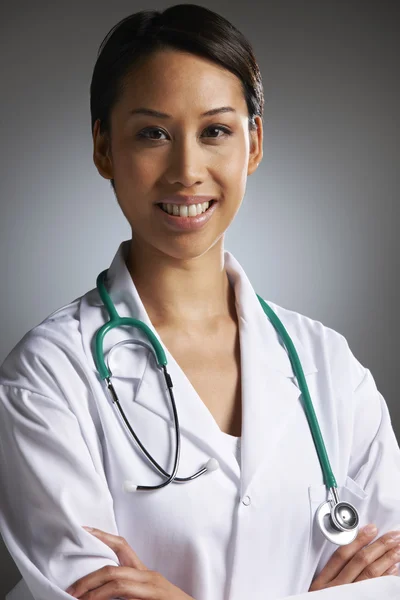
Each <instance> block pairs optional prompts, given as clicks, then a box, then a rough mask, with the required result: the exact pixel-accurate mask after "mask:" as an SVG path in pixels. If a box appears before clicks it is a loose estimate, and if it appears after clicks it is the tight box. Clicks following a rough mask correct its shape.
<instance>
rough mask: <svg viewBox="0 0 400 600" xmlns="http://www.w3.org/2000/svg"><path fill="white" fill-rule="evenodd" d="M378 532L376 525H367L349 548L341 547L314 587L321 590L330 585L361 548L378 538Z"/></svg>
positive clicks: (318, 577) (331, 558)
mask: <svg viewBox="0 0 400 600" xmlns="http://www.w3.org/2000/svg"><path fill="white" fill-rule="evenodd" d="M377 532H378V530H377V528H376V527H375V526H374V525H367V526H366V527H363V529H360V531H359V532H358V535H357V537H356V539H355V540H354V541H353V542H351V544H347V546H339V548H338V549H337V550H335V552H334V553H333V554H332V556H331V557H330V559H329V560H328V562H327V563H326V565H325V567H324V568H323V569H322V571H321V572H320V573H319V575H318V576H317V577H316V578H315V580H314V581H313V587H314V588H315V589H319V588H320V587H323V586H325V585H326V584H327V583H330V582H331V581H332V580H333V579H335V577H337V576H338V575H339V573H340V572H341V571H342V569H343V567H344V566H345V565H346V564H347V563H348V562H349V560H350V559H351V558H353V556H354V555H355V554H356V553H357V552H358V551H359V550H361V548H363V547H364V546H366V545H367V544H369V543H370V542H371V541H372V540H373V539H374V537H375V536H376V534H377Z"/></svg>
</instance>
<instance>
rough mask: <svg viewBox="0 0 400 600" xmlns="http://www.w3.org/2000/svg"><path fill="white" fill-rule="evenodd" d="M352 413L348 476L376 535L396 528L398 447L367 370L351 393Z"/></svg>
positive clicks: (399, 470) (399, 502)
mask: <svg viewBox="0 0 400 600" xmlns="http://www.w3.org/2000/svg"><path fill="white" fill-rule="evenodd" d="M354 412H355V421H354V422H355V425H354V432H353V443H352V452H351V457H350V465H349V476H350V477H351V478H352V479H353V480H354V481H355V482H356V483H357V484H358V485H359V486H360V487H361V488H362V489H363V490H364V492H365V493H366V495H367V496H366V499H365V501H364V506H363V515H364V520H365V522H368V523H375V524H376V525H377V527H378V529H379V532H378V535H383V534H384V533H386V532H387V531H390V530H392V529H399V530H400V449H399V445H398V442H397V439H396V436H395V434H394V431H393V427H392V423H391V418H390V414H389V410H388V407H387V404H386V402H385V400H384V398H383V397H382V394H380V392H379V391H378V390H377V388H376V385H375V381H374V378H373V377H372V374H371V372H370V371H369V370H368V369H366V372H365V375H364V378H363V380H362V381H361V383H360V384H359V386H358V387H357V389H356V391H355V393H354Z"/></svg>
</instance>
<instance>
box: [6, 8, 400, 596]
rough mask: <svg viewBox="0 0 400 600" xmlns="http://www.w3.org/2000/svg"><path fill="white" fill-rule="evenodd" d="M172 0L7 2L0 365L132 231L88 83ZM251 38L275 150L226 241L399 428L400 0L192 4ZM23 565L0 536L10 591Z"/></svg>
mask: <svg viewBox="0 0 400 600" xmlns="http://www.w3.org/2000/svg"><path fill="white" fill-rule="evenodd" d="M176 3H177V2H160V1H158V2H155V1H154V2H147V1H146V2H145V1H144V0H142V2H135V1H132V0H130V1H129V2H127V1H121V0H115V1H114V2H113V3H111V2H104V1H101V0H96V1H94V0H93V1H87V2H82V1H81V0H80V1H78V0H74V1H73V2H71V1H70V2H69V3H65V2H57V1H56V2H34V1H30V2H28V1H27V0H25V1H24V2H21V1H20V2H18V1H17V0H14V1H13V3H7V4H6V3H4V4H3V8H2V9H1V14H0V24H1V25H0V27H1V31H0V33H1V35H0V65H1V67H0V68H1V73H0V76H1V77H0V86H1V94H0V103H1V111H0V119H1V136H0V147H1V162H0V165H1V167H0V168H1V183H0V185H1V195H0V202H1V219H0V280H1V296H0V315H1V317H0V318H1V323H0V325H1V336H0V362H1V361H2V360H3V359H4V358H5V356H6V354H7V353H8V352H9V351H10V350H11V348H12V347H13V346H14V345H15V344H16V342H17V341H18V340H19V339H20V338H21V337H22V335H23V334H24V333H25V332H26V331H27V330H28V329H30V328H31V327H33V326H34V325H35V324H37V323H38V322H39V321H41V320H42V319H44V318H45V317H46V316H47V315H48V314H49V313H50V312H52V311H53V310H55V309H56V308H58V307H59V306H61V305H63V304H66V303H67V302H69V301H70V300H72V299H74V298H75V297H77V296H80V295H81V294H83V293H85V292H86V291H87V290H88V289H90V288H92V287H94V284H95V278H96V276H97V274H98V272H99V271H100V270H102V269H104V268H106V267H107V266H108V265H109V263H110V261H111V259H112V257H113V255H114V253H115V251H116V249H117V247H118V245H119V243H120V242H121V241H122V240H123V239H128V237H129V228H128V225H127V223H126V222H125V219H124V217H123V215H122V213H121V211H120V209H119V207H118V205H117V203H116V200H115V198H114V195H113V193H112V190H111V188H110V186H109V183H108V182H107V181H106V180H104V179H102V178H101V177H100V175H98V173H97V171H96V169H95V167H94V164H93V162H92V138H91V132H90V114H89V83H90V78H91V73H92V69H93V66H94V63H95V59H96V54H97V49H98V46H99V44H100V42H101V40H102V39H103V37H104V36H105V34H106V33H107V32H108V30H109V29H110V28H111V27H112V26H113V25H114V24H115V23H116V22H117V21H118V20H120V19H121V18H123V17H125V16H127V15H128V14H131V13H133V12H136V11H138V10H142V9H144V8H147V9H148V8H156V9H163V8H166V7H167V6H171V5H172V4H176ZM199 4H202V5H204V6H208V7H209V8H211V9H213V10H216V11H217V12H220V13H221V14H222V15H224V16H225V17H227V18H228V19H230V20H231V21H232V22H233V24H234V25H236V26H237V27H239V29H241V30H242V31H243V33H244V34H245V35H246V36H247V37H248V38H249V39H250V41H251V43H252V44H253V47H254V49H255V53H256V57H257V59H258V61H259V64H260V67H261V71H262V75H263V80H264V88H265V96H266V106H265V117H264V129H265V141H264V159H263V162H262V163H261V165H260V167H259V169H258V171H257V172H256V173H255V174H254V175H253V176H251V177H249V179H248V185H247V191H246V195H245V199H244V203H243V205H242V207H241V209H240V212H239V214H238V215H237V217H236V219H235V221H234V223H233V224H232V225H231V227H230V229H229V232H228V234H227V236H226V248H227V249H228V250H230V251H231V252H233V254H234V255H235V256H236V258H237V259H238V260H239V262H240V263H241V264H242V265H243V267H244V268H245V270H246V272H247V274H248V276H249V278H250V280H251V281H252V283H253V285H254V287H255V289H256V291H257V292H258V293H259V294H261V295H263V296H264V297H265V298H266V299H268V300H272V301H274V302H277V303H278V304H281V305H282V306H284V307H287V308H290V309H293V310H296V311H298V312H301V313H303V314H306V315H308V316H310V317H312V318H314V319H317V320H320V321H322V322H323V323H324V324H325V325H328V326H330V327H333V328H334V329H336V330H337V331H339V332H341V333H342V334H344V335H345V336H346V338H347V340H348V342H349V344H350V347H351V348H352V350H353V352H354V354H355V355H356V356H357V358H358V359H359V360H360V361H361V362H362V363H363V364H364V365H365V366H367V367H368V368H369V369H370V370H371V371H372V373H373V375H374V377H375V380H376V382H377V385H378V387H379V389H380V391H381V392H382V393H383V395H384V396H385V398H386V400H387V403H388V405H389V408H390V411H391V415H392V419H393V424H394V428H395V431H396V434H397V436H399V435H400V408H399V405H398V402H397V389H396V388H397V385H396V374H395V369H396V367H397V360H398V352H397V343H396V342H397V337H398V335H399V319H398V316H397V314H398V313H397V310H398V306H399V285H398V269H399V264H400V263H399V256H398V255H399V242H398V238H397V235H396V234H397V231H398V227H399V223H398V221H399V207H398V186H399V141H398V138H399V120H400V119H399V106H400V97H399V96H400V94H399V92H400V86H399V64H398V56H399V55H400V47H399V34H398V31H399V18H398V8H397V7H398V2H396V1H392V2H388V1H384V0H376V1H375V2H367V1H365V0H364V1H363V0H360V1H354V0H353V1H352V0H350V1H347V2H345V1H344V0H343V1H335V2H333V1H324V0H309V1H300V0H298V1H286V0H273V1H268V2H264V3H260V2H258V1H257V0H254V1H249V0H247V1H246V2H244V3H243V4H239V2H237V3H235V2H232V0H226V1H218V0H213V2H199ZM18 579H19V574H18V571H17V570H16V568H15V566H14V564H13V562H12V560H11V559H10V558H9V556H8V554H7V551H6V549H5V548H4V546H3V547H2V548H1V549H0V597H3V596H4V595H5V593H6V592H7V591H8V590H9V589H10V588H11V587H12V586H13V585H14V583H15V582H16V581H17V580H18Z"/></svg>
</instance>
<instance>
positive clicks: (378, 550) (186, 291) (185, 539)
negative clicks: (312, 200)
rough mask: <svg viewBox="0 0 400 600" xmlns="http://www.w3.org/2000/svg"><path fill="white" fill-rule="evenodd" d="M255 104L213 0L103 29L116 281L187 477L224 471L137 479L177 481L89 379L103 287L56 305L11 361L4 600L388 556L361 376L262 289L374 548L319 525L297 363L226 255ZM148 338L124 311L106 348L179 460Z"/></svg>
mask: <svg viewBox="0 0 400 600" xmlns="http://www.w3.org/2000/svg"><path fill="white" fill-rule="evenodd" d="M262 115H263V89H262V82H261V76H260V72H259V69H258V67H257V64H256V62H255V59H254V56H253V53H252V49H251V46H250V45H249V43H248V42H247V41H246V39H245V38H244V37H243V35H242V34H241V33H240V32H239V31H237V30H236V29H235V28H234V27H233V26H232V25H231V24H230V23H229V22H228V21H226V20H225V19H224V18H222V17H221V16H219V15H217V14H215V13H214V12H212V11H209V10H207V9H205V8H202V7H199V6H196V5H177V6H174V7H171V8H169V9H167V10H165V11H164V12H162V13H160V12H157V11H142V12H140V13H136V14H134V15H131V16H129V17H127V18H126V19H124V20H122V21H121V22H120V23H118V24H117V25H116V26H115V27H114V28H113V29H112V30H111V32H110V33H109V34H108V36H106V39H105V40H104V42H103V44H102V46H101V48H100V53H99V56H98V59H97V62H96V65H95V68H94V73H93V79H92V83H91V116H92V133H93V145H94V152H93V158H94V162H95V165H96V167H97V169H98V171H99V173H100V175H101V176H102V177H104V178H105V179H109V180H110V181H111V185H112V187H113V190H114V192H115V195H116V198H117V200H118V202H119V204H120V206H121V209H122V211H123V213H124V215H125V216H126V218H127V220H128V222H129V224H130V226H131V229H132V238H131V240H129V241H126V242H123V243H122V244H121V246H120V248H119V249H118V251H117V254H116V256H115V258H114V260H113V262H112V264H111V267H110V269H109V270H108V272H107V275H106V277H105V280H104V285H105V290H106V292H107V293H108V294H109V296H110V298H111V300H112V302H113V305H115V308H116V310H117V312H118V314H119V315H120V316H121V317H133V318H135V319H137V320H140V321H141V322H143V323H144V324H145V325H147V327H148V328H149V330H150V331H151V332H152V333H153V335H154V336H155V338H156V340H158V341H159V342H160V343H161V345H162V348H163V349H164V351H165V353H166V357H167V361H168V373H169V374H170V376H171V378H172V381H173V388H172V390H173V394H174V398H175V402H176V407H177V411H178V416H179V424H180V431H181V456H180V463H179V469H178V473H177V474H178V476H179V477H188V476H191V475H192V474H193V473H195V472H196V471H197V470H198V469H201V468H202V466H203V465H208V466H209V467H213V469H211V468H210V469H209V470H208V471H206V472H205V473H204V474H203V475H201V476H199V477H196V478H194V479H193V480H192V481H189V482H186V483H182V484H178V483H175V484H171V485H163V487H160V489H157V490H141V491H140V490H137V491H135V490H136V486H137V485H145V486H160V484H163V483H164V484H165V482H166V477H164V476H163V475H162V474H161V475H160V473H159V472H158V471H157V469H155V468H153V467H152V465H151V464H150V461H149V460H148V459H146V457H145V456H144V455H143V453H142V452H141V450H140V449H139V447H138V445H137V444H136V443H135V442H134V441H133V437H132V435H131V432H130V431H129V429H128V426H127V425H126V424H125V422H124V420H123V418H122V415H121V414H120V413H119V411H118V410H117V407H116V405H115V404H114V403H113V402H112V401H111V400H110V396H109V395H108V393H107V389H106V386H105V385H104V381H102V378H101V377H100V375H99V373H98V367H99V359H98V358H97V355H96V348H95V339H96V332H97V331H98V330H99V328H100V327H102V326H103V325H104V323H105V322H106V321H107V320H108V318H109V317H108V314H107V311H106V310H105V305H104V296H100V294H99V291H98V290H97V289H94V290H92V291H90V292H88V293H87V294H85V295H84V296H83V297H81V298H79V299H77V300H76V301H74V302H72V303H70V304H68V305H67V306H65V307H63V308H61V309H60V310H58V311H56V312H55V313H54V314H52V315H51V316H49V317H48V318H47V319H46V320H45V321H44V322H43V323H41V324H40V325H39V326H37V327H35V328H34V329H33V330H32V331H31V332H29V333H28V334H27V335H26V336H25V337H24V338H23V340H21V342H20V343H19V344H18V345H17V346H16V348H14V350H13V351H12V352H11V354H10V355H9V356H8V358H7V359H6V361H5V362H4V364H3V366H2V368H1V378H0V383H1V392H0V410H1V414H0V417H1V418H0V438H1V446H0V447H1V461H0V464H1V489H2V490H3V491H2V495H1V500H0V524H1V531H2V535H3V537H4V540H5V543H6V545H7V547H8V549H9V551H10V553H11V555H12V556H13V558H14V560H15V562H16V564H17V566H18V567H19V569H20V571H21V574H22V576H23V578H24V582H25V583H24V584H23V586H25V591H23V589H22V587H23V586H21V587H20V588H18V590H17V592H19V594H20V595H18V593H17V592H14V595H10V596H12V597H13V598H15V597H16V598H22V597H28V594H29V597H32V596H33V598H35V599H37V600H39V599H40V600H58V599H61V598H68V597H71V595H72V596H74V597H78V598H83V599H84V600H89V599H90V600H106V599H109V598H116V597H118V598H127V599H133V598H135V599H137V598H139V599H152V600H156V599H161V598H162V599H163V600H188V599H189V598H195V599H196V600H214V599H215V600H222V599H223V598H226V599H228V598H229V599H236V598H251V599H252V600H253V599H257V598H260V599H261V598H262V599H263V600H265V599H269V598H270V599H275V598H282V597H284V596H288V595H295V594H301V593H302V592H307V591H308V590H309V589H311V590H320V589H324V588H327V587H337V586H341V585H343V584H346V583H354V582H359V581H362V580H364V579H367V578H370V577H380V576H381V575H388V574H391V573H394V572H396V571H393V567H396V562H397V561H398V560H400V559H399V558H398V556H397V555H396V554H394V551H395V550H396V551H397V550H398V549H399V538H396V536H395V534H396V533H398V532H397V531H396V530H397V528H398V527H399V525H400V514H399V511H400V509H399V506H400V452H399V448H398V446H397V443H396V440H395V437H394V434H393V431H392V428H391V424H390V419H389V415H388V411H387V407H386V404H385V402H384V400H383V398H382V397H381V396H380V394H379V393H378V391H377V389H376V387H375V384H374V381H373V378H372V376H371V374H370V372H369V371H368V370H367V369H365V368H364V367H363V366H362V365H360V363H359V362H358V361H357V360H356V359H355V358H354V356H353V355H352V353H351V352H350V350H349V348H348V346H347V343H346V341H345V339H344V338H343V337H342V336H341V335H339V334H338V333H336V332H334V331H332V330H331V329H329V328H327V327H324V326H323V325H322V324H321V323H318V322H316V321H313V320H311V319H309V318H306V317H304V316H302V315H300V314H297V313H295V312H292V311H289V310H285V309H283V308H281V307H278V306H276V305H275V304H272V303H269V305H270V306H271V307H272V308H273V309H274V311H275V312H276V314H277V315H278V316H279V318H280V319H281V320H282V322H283V323H284V325H285V327H286V329H287V331H288V332H289V335H290V336H291V338H292V340H293V342H294V344H295V347H296V350H297V352H298V354H299V357H300V360H301V363H302V367H303V370H304V373H305V376H306V379H307V384H308V386H309V389H310V393H311V397H312V399H313V401H314V406H315V410H316V413H317V416H318V418H319V421H320V426H321V429H322V432H323V435H324V439H325V443H326V446H327V450H328V454H329V456H330V459H331V462H332V466H333V470H334V472H335V475H336V477H337V480H338V485H339V490H340V494H341V499H342V500H345V501H348V502H350V503H352V504H353V505H355V506H356V507H357V508H358V509H359V512H360V521H361V525H367V524H368V523H371V522H374V523H376V524H377V525H378V527H379V530H380V533H381V534H383V535H382V536H381V538H379V539H378V540H376V541H375V542H373V543H371V544H370V542H372V541H373V540H374V538H375V537H376V534H377V532H376V531H370V532H368V531H361V533H360V534H359V535H358V536H357V538H356V539H355V541H354V542H352V543H351V544H348V545H346V546H343V547H341V548H340V549H339V550H336V546H334V545H333V544H332V543H329V542H328V540H327V539H326V538H325V537H324V536H323V535H322V533H321V532H320V531H319V530H318V528H317V527H316V526H315V523H314V518H315V513H316V510H317V508H318V507H319V505H320V504H321V503H322V502H324V501H325V500H326V498H327V495H326V494H327V491H326V487H325V485H324V479H323V475H322V472H321V467H320V463H319V460H318V456H317V454H316V450H315V446H314V443H313V439H312V437H311V434H310V430H309V425H308V422H307V420H306V417H305V413H304V408H303V404H302V402H300V396H301V394H300V390H299V387H298V381H297V379H296V377H295V376H294V373H293V368H292V365H291V362H290V359H289V357H288V354H287V352H286V350H285V348H284V347H283V345H282V344H281V341H280V337H279V336H278V334H277V331H276V330H275V328H274V326H273V325H272V323H271V321H270V320H269V319H268V318H267V316H266V314H265V312H264V310H263V308H262V306H261V304H260V302H259V300H258V298H257V296H256V294H255V291H254V290H253V288H252V286H251V284H250V282H249V280H248V279H247V277H246V274H245V272H244V270H243V268H242V267H241V266H240V265H239V263H238V262H237V261H236V260H235V258H234V257H233V256H232V254H230V253H229V252H227V251H225V250H224V235H225V232H226V230H227V228H228V227H229V225H230V223H231V222H232V220H233V219H234V217H235V215H236V213H237V212H238V210H239V207H240V205H241V202H242V199H243V196H244V193H245V187H246V181H247V176H248V175H251V174H252V173H254V172H255V170H256V169H257V167H258V165H259V163H260V162H261V159H262V152H263V151H262V143H263V127H262ZM195 207H196V208H195ZM195 215H201V216H195ZM127 340H131V341H132V340H134V341H137V342H139V345H138V344H132V343H130V344H129V343H123V342H126V341H127ZM140 342H143V343H147V344H148V338H147V337H146V335H145V334H144V332H143V329H141V328H140V327H139V328H132V327H130V328H128V327H125V326H121V327H117V328H114V329H112V330H111V331H109V332H108V333H107V335H106V336H105V337H104V347H103V348H102V349H101V350H102V351H104V355H105V357H106V359H108V360H109V363H110V364H109V366H110V369H111V371H112V375H113V377H112V381H113V385H114V388H115V392H116V393H117V394H118V398H119V401H120V403H121V406H122V407H123V410H124V414H125V415H126V418H127V419H128V422H129V423H130V425H131V427H133V430H134V432H135V434H136V435H137V436H138V437H139V438H140V441H141V443H143V445H144V447H145V448H146V449H147V451H148V452H150V454H151V455H152V456H153V458H154V460H155V461H157V462H158V463H159V464H160V466H161V467H162V468H163V469H164V470H165V472H166V473H167V474H170V473H171V472H172V471H173V469H174V465H175V464H176V462H175V461H176V457H175V451H176V438H175V435H176V434H175V428H174V415H173V412H172V411H171V403H170V402H169V399H170V398H169V395H168V394H169V391H168V389H167V385H166V384H168V378H165V379H164V377H163V372H162V371H161V370H160V369H159V368H157V363H156V360H155V357H154V355H153V352H152V351H151V350H149V349H148V348H144V347H143V345H140ZM117 344H120V345H119V346H117V348H116V352H115V353H114V351H113V352H112V353H111V349H112V348H115V347H116V345H117ZM104 368H106V366H105V367H104ZM210 459H211V462H209V461H210ZM213 459H214V460H213ZM85 526H89V527H90V526H92V527H95V528H96V529H95V530H94V531H89V530H86V529H84V527H85ZM368 544H369V545H368ZM384 580H386V581H389V578H386V577H385V578H382V579H381V580H380V581H384ZM394 581H395V582H396V583H397V582H398V580H397V579H396V580H394ZM355 589H356V588H355V586H354V590H355ZM360 589H361V587H360ZM380 589H381V588H380ZM382 589H383V588H382ZM65 590H67V591H65ZM23 593H24V594H25V596H23ZM341 597H342V596H341ZM354 597H356V596H355V592H354V593H353V595H352V598H354ZM357 597H358V596H357ZM359 597H362V596H359Z"/></svg>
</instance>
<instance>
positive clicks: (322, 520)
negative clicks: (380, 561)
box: [315, 500, 359, 546]
mask: <svg viewBox="0 0 400 600" xmlns="http://www.w3.org/2000/svg"><path fill="white" fill-rule="evenodd" d="M315 518H316V519H317V523H318V526H319V528H320V530H321V532H322V533H323V535H324V536H325V537H326V538H327V539H328V540H329V541H330V542H332V543H333V544H337V545H338V546H346V545H347V544H351V542H352V541H353V540H355V538H356V537H357V534H358V525H359V518H358V513H357V510H356V509H355V508H354V506H353V505H352V504H350V503H349V502H338V503H333V502H332V501H329V500H328V501H327V502H323V503H322V504H321V505H320V506H319V507H318V509H317V512H316V516H315Z"/></svg>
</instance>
